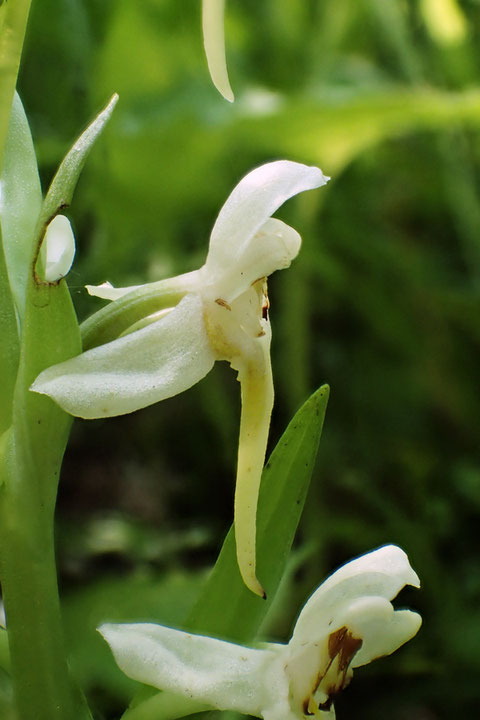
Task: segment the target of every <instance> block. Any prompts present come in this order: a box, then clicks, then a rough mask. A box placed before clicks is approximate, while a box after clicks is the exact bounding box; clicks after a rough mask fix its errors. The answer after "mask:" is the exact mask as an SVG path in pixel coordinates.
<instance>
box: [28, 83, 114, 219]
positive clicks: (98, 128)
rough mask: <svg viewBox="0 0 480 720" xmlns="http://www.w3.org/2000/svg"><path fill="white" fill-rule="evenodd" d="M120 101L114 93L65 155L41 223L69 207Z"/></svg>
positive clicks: (45, 203)
mask: <svg viewBox="0 0 480 720" xmlns="http://www.w3.org/2000/svg"><path fill="white" fill-rule="evenodd" d="M117 101H118V95H116V94H115V95H113V96H112V98H111V100H110V102H109V103H108V105H107V106H106V107H105V108H104V109H103V110H102V111H101V112H100V113H99V114H98V115H97V117H96V118H95V120H93V121H92V122H91V123H90V125H89V126H88V127H87V129H86V130H85V131H84V132H83V133H82V134H81V135H80V137H79V138H78V140H77V141H76V142H75V143H74V144H73V146H72V148H71V149H70V150H69V151H68V153H67V154H66V155H65V157H64V159H63V160H62V162H61V164H60V167H59V168H58V170H57V172H56V175H55V177H54V178H53V180H52V183H51V185H50V187H49V189H48V192H47V195H46V197H45V200H44V203H43V206H42V212H41V225H42V226H46V225H47V224H48V223H49V222H50V220H52V219H53V218H54V217H55V215H56V214H57V213H58V212H59V211H60V210H62V208H65V207H68V205H70V202H71V200H72V196H73V191H74V190H75V186H76V184H77V181H78V178H79V176H80V173H81V171H82V168H83V166H84V164H85V160H86V159H87V155H88V153H89V152H90V150H91V148H92V146H93V144H94V143H95V141H96V140H97V138H98V137H99V135H100V133H101V132H102V130H103V128H104V127H105V125H106V123H107V122H108V120H109V119H110V116H111V114H112V112H113V110H114V108H115V105H116V104H117Z"/></svg>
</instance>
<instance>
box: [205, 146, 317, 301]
mask: <svg viewBox="0 0 480 720" xmlns="http://www.w3.org/2000/svg"><path fill="white" fill-rule="evenodd" d="M327 181H328V178H327V177H326V176H325V175H324V174H323V173H322V171H321V170H319V169H318V168H316V167H308V166H307V165H302V164H301V163H295V162H290V161H289V160H277V161H276V162H271V163H267V164H266V165H262V166H261V167H259V168H256V169H255V170H253V171H252V172H250V173H248V175H246V176H245V177H244V178H243V179H242V180H241V181H240V182H239V183H238V185H237V186H236V188H235V189H234V190H233V192H232V193H231V194H230V196H229V198H228V199H227V201H226V203H225V205H224V206H223V207H222V209H221V210H220V213H219V215H218V218H217V221H216V223H215V226H214V228H213V230H212V234H211V237H210V247H209V251H208V256H207V261H206V263H205V271H206V274H207V275H208V276H209V277H210V280H211V282H220V281H221V279H222V276H223V275H224V274H225V273H228V271H229V270H230V268H231V267H232V266H234V267H235V269H237V270H238V280H237V281H238V282H239V283H240V288H239V289H238V290H237V291H235V292H234V296H235V295H236V294H239V292H241V291H242V289H244V285H243V281H242V278H241V273H242V272H244V270H245V260H244V258H250V259H251V257H252V255H251V253H252V251H251V249H250V244H251V242H252V239H253V238H254V236H255V235H256V233H258V231H259V230H260V229H261V228H262V225H264V223H266V221H267V220H268V219H269V218H270V217H271V215H273V213H274V212H275V211H276V210H278V208H279V207H280V206H281V205H283V203H284V202H285V201H286V200H288V199H289V198H291V197H293V196H294V195H297V194H298V193H300V192H303V191H304V190H312V189H313V188H317V187H320V186H321V185H325V183H326V182H327ZM259 241H261V238H260V239H259ZM287 245H288V243H287ZM297 251H298V250H297ZM254 256H255V253H254V254H253V257H254ZM260 256H261V254H260ZM291 259H292V258H291V257H290V260H291ZM249 271H250V273H251V278H252V279H251V280H250V282H252V281H253V280H256V279H257V278H259V277H262V272H263V268H262V267H261V266H260V264H259V268H258V270H256V269H255V267H253V268H251V269H250V270H249ZM232 290H234V288H232Z"/></svg>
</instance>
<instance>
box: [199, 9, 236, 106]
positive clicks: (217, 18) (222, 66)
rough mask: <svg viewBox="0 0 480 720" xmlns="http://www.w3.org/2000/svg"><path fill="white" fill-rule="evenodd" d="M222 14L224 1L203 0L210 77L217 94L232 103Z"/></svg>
mask: <svg viewBox="0 0 480 720" xmlns="http://www.w3.org/2000/svg"><path fill="white" fill-rule="evenodd" d="M224 14H225V0H203V3H202V26H203V43H204V45H205V53H206V55H207V63H208V69H209V70H210V76H211V78H212V81H213V84H214V85H215V87H216V88H217V90H218V92H219V93H220V94H221V95H223V97H224V98H225V99H226V100H228V101H229V102H233V101H234V96H233V92H232V88H231V87H230V81H229V79H228V72H227V62H226V59H225V32H224Z"/></svg>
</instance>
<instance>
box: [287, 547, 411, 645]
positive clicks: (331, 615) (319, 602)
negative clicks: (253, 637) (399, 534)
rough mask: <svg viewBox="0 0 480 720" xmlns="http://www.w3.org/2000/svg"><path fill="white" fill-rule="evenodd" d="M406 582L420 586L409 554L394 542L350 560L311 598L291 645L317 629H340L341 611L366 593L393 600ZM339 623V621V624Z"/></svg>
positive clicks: (313, 635) (304, 638) (306, 637)
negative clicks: (409, 559)
mask: <svg viewBox="0 0 480 720" xmlns="http://www.w3.org/2000/svg"><path fill="white" fill-rule="evenodd" d="M405 585H413V586H414V587H419V586H420V581H419V579H418V576H417V574H416V573H415V572H414V571H413V570H412V568H411V566H410V563H409V561H408V557H407V555H406V553H405V552H404V551H403V550H401V549H400V548H399V547H396V546H395V545H385V546H384V547H381V548H379V549H378V550H374V551H373V552H371V553H368V554H366V555H362V556H361V557H359V558H357V559H356V560H352V562H349V563H347V564H346V565H344V566H343V567H341V568H340V569H339V570H337V571H336V572H335V573H333V575H331V576H330V577H329V578H327V580H325V582H324V583H322V585H320V587H319V588H318V590H316V591H315V592H314V593H313V595H312V596H311V597H310V598H309V600H308V601H307V603H306V605H305V606H304V608H303V610H302V611H301V613H300V616H299V618H298V620H297V623H296V625H295V629H294V632H293V636H292V640H291V644H292V643H293V645H296V646H298V644H300V645H301V644H302V643H303V642H311V641H312V639H314V637H315V634H316V632H318V633H320V634H322V635H323V634H324V633H325V629H327V630H328V628H329V627H330V628H331V629H332V631H333V630H336V629H338V627H340V626H341V625H342V624H344V623H343V621H342V619H341V612H342V611H343V610H344V608H345V607H346V606H348V605H349V604H350V603H351V602H353V601H355V600H357V599H358V598H360V597H363V596H370V597H372V596H378V597H381V598H384V599H385V600H392V599H393V598H394V597H396V595H398V593H399V592H400V590H401V589H402V588H403V587H404V586H405ZM338 623H340V624H338Z"/></svg>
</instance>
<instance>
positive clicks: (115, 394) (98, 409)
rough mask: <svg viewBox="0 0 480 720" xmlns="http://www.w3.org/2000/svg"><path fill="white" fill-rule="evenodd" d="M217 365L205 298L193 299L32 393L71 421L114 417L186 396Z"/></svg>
mask: <svg viewBox="0 0 480 720" xmlns="http://www.w3.org/2000/svg"><path fill="white" fill-rule="evenodd" d="M214 361H215V357H214V355H213V351H212V349H211V347H210V343H209V340H208V337H207V333H206V330H205V324H204V318H203V305H202V301H201V298H200V297H199V296H198V295H197V294H195V293H190V294H189V295H186V296H185V297H184V298H183V300H182V301H181V302H180V303H179V304H178V305H177V307H176V308H175V309H174V310H172V311H171V312H170V313H169V314H168V315H166V316H164V317H163V318H161V319H160V320H158V321H156V322H153V323H152V324H151V325H148V326H147V327H145V328H142V329H141V330H137V331H136V332H133V333H131V334H129V335H125V336H124V337H121V338H119V339H118V340H114V341H113V342H109V343H106V344H105V345H100V346H99V347H96V348H93V349H92V350H88V351H87V352H84V353H82V354H81V355H78V356H77V357H74V358H72V359H71V360H67V361H66V362H63V363H60V364H59V365H54V366H53V367H50V368H48V369H47V370H44V371H43V372H42V373H41V374H40V375H39V376H38V378H37V379H36V380H35V382H34V383H33V385H32V387H31V389H32V390H33V391H34V392H38V393H42V394H45V395H49V396H50V397H51V398H53V400H55V401H56V402H57V403H58V404H59V405H61V407H63V409H64V410H66V411H67V412H69V413H71V414H72V415H77V416H78V417H83V418H98V417H111V416H114V415H124V414H126V413H129V412H133V411H134V410H138V409H140V408H143V407H147V406H148V405H152V404H153V403H156V402H158V401H159V400H164V399H165V398H168V397H172V396H173V395H177V394H178V393H180V392H183V391H184V390H187V389H188V388H189V387H191V386H192V385H194V384H195V383H196V382H198V381H199V380H201V379H202V378H203V377H204V376H205V375H206V374H207V373H208V372H209V370H210V369H211V367H212V366H213V363H214Z"/></svg>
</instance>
